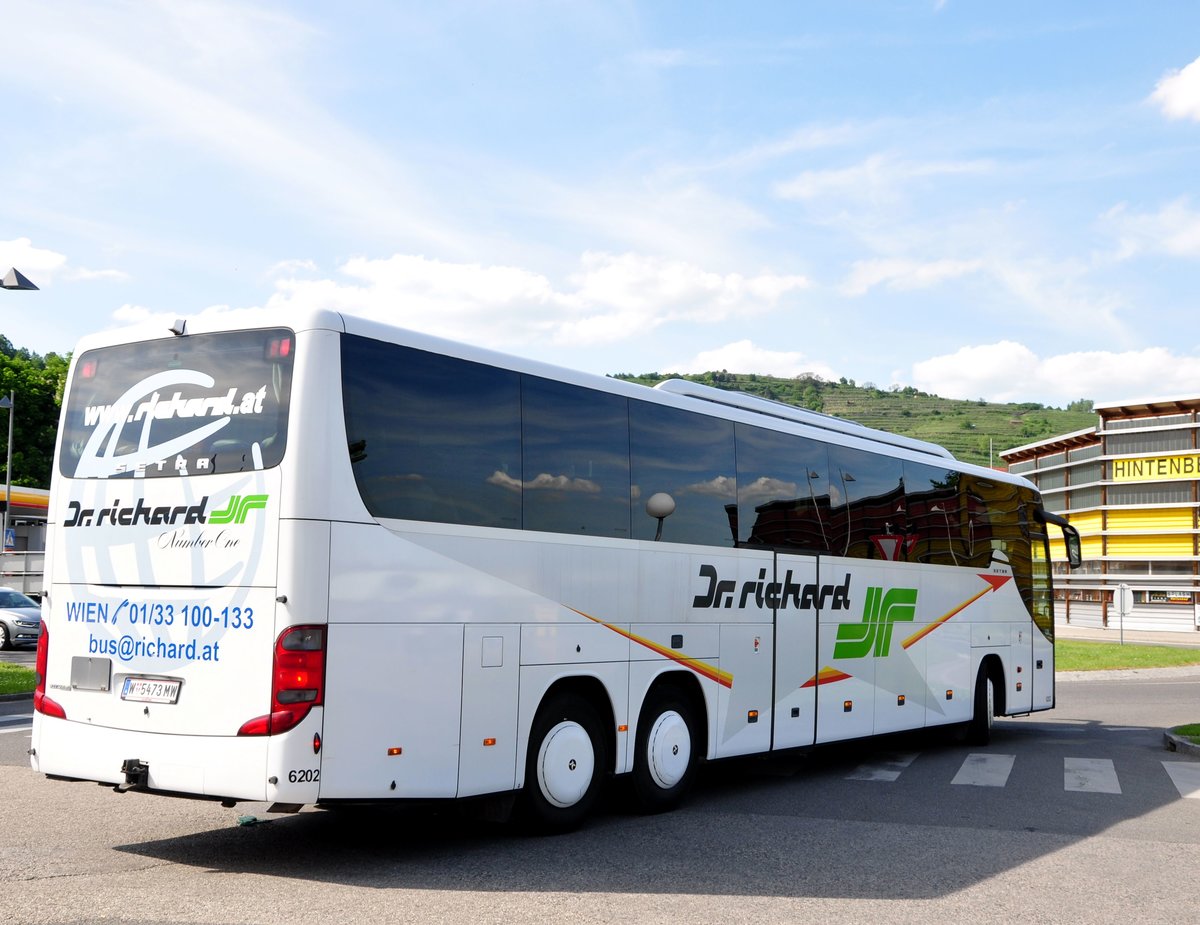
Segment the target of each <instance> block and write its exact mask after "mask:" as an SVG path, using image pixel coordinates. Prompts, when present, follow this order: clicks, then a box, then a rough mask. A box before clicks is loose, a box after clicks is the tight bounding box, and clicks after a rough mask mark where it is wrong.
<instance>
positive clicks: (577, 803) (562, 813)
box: [524, 694, 608, 832]
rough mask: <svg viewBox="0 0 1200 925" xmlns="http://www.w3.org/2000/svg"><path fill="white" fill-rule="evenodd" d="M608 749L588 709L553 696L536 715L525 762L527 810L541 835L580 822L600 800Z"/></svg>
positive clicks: (584, 703)
mask: <svg viewBox="0 0 1200 925" xmlns="http://www.w3.org/2000/svg"><path fill="white" fill-rule="evenodd" d="M607 766H608V749H607V748H606V746H605V742H604V737H603V735H602V734H601V724H600V719H599V717H598V716H597V714H596V711H595V710H594V709H593V708H592V706H591V705H590V704H589V703H588V702H587V701H586V700H584V699H583V698H581V697H578V696H576V695H574V694H557V695H554V696H553V697H551V698H550V699H549V700H547V701H546V702H545V703H544V704H543V705H542V706H541V708H540V709H539V710H538V712H537V716H536V717H535V719H534V721H533V727H532V728H531V730H530V733H529V750H528V754H527V757H526V760H525V790H524V796H525V809H526V816H527V818H528V821H529V822H530V823H531V824H532V825H533V826H534V828H536V829H537V830H539V831H543V832H566V831H568V830H570V829H573V828H575V827H576V826H578V825H579V823H581V822H582V821H583V820H584V818H586V817H587V814H588V813H589V812H590V811H591V809H592V807H593V806H594V805H595V803H596V800H597V798H598V797H599V795H600V788H601V784H602V782H603V780H604V771H605V768H606V767H607Z"/></svg>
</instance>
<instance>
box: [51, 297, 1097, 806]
mask: <svg viewBox="0 0 1200 925" xmlns="http://www.w3.org/2000/svg"><path fill="white" fill-rule="evenodd" d="M238 317H239V318H241V317H243V316H238ZM217 324H220V322H217V321H213V320H210V319H207V318H204V319H194V320H192V321H187V322H185V321H178V322H176V323H175V324H174V325H172V326H171V328H170V330H145V329H140V330H139V329H134V330H133V332H132V333H131V332H130V331H128V330H127V331H123V332H122V331H118V332H109V333H104V334H98V335H95V336H92V337H89V338H86V339H85V340H84V341H83V342H82V343H81V344H80V345H79V348H78V350H77V351H76V353H75V355H74V359H73V362H72V365H71V372H70V377H69V380H68V386H67V391H66V397H65V400H64V404H63V414H62V423H61V427H60V431H59V445H58V452H57V463H56V470H55V475H54V482H53V486H52V490H51V509H50V521H49V522H50V525H51V526H50V541H49V543H48V548H47V558H48V561H47V574H46V584H45V588H46V594H45V600H44V602H43V615H44V626H45V631H44V632H43V634H42V636H41V641H40V644H39V648H38V655H37V674H38V680H37V689H36V692H35V699H34V706H35V711H36V713H35V718H34V726H33V741H32V749H31V761H32V765H33V767H34V769H35V770H38V771H40V772H42V773H44V774H47V775H50V776H52V777H55V778H65V779H73V780H91V781H100V782H108V783H112V784H113V785H115V786H116V789H118V790H128V789H138V790H145V791H153V792H160V793H167V794H175V795H185V796H193V797H200V798H209V799H217V800H222V801H225V802H226V803H229V804H232V803H233V802H236V801H264V802H268V803H271V804H273V805H272V807H271V808H272V810H276V811H288V810H295V809H297V808H299V807H300V806H303V805H305V804H318V805H332V804H336V803H338V802H342V801H347V802H349V801H354V802H359V801H387V800H403V799H416V798H419V799H439V798H444V799H463V798H469V797H484V796H495V795H506V794H507V795H514V794H519V795H520V796H521V797H522V803H523V804H524V806H525V809H526V811H527V812H528V814H529V815H530V816H531V818H532V819H533V820H534V821H535V822H536V823H539V824H540V825H541V826H542V827H544V828H549V829H555V828H566V827H569V826H572V825H575V824H577V823H578V822H579V821H580V820H581V819H582V818H583V817H584V816H585V815H586V814H587V812H588V810H589V809H590V808H591V807H592V805H593V804H594V802H595V800H596V797H597V794H598V792H599V790H600V788H601V786H602V785H603V782H604V781H605V779H607V778H609V777H611V776H613V775H626V774H627V775H630V776H631V779H632V787H631V788H629V790H628V791H627V792H629V793H631V794H632V795H633V797H634V798H635V799H636V800H637V801H638V802H639V803H640V804H641V806H642V807H643V808H645V809H648V810H658V809H664V808H668V807H670V806H672V805H673V804H674V803H676V802H677V801H678V800H679V799H680V797H681V796H682V794H683V793H684V792H685V790H686V789H687V787H688V785H689V783H690V781H691V780H692V778H693V775H694V770H695V767H696V764H697V762H698V761H700V760H706V759H708V760H711V759H719V758H724V757H728V756H734V755H746V754H752V753H765V752H770V751H773V750H778V749H790V748H800V747H805V746H812V745H815V744H819V743H824V742H830V741H834V740H840V739H849V738H854V737H861V736H870V735H876V734H880V733H889V732H895V731H898V730H905V729H917V728H922V727H930V726H949V725H952V724H960V725H964V726H966V727H967V728H969V729H971V730H972V731H973V732H974V734H975V735H976V736H977V737H986V735H987V733H988V731H989V729H990V728H991V723H992V717H993V716H994V715H1012V714H1020V713H1028V712H1030V711H1034V710H1046V709H1050V708H1051V707H1052V706H1053V705H1054V645H1053V632H1054V619H1053V613H1052V606H1053V604H1052V593H1051V586H1050V581H1051V579H1050V573H1051V569H1050V557H1051V554H1052V549H1053V554H1054V555H1055V556H1056V557H1058V558H1060V559H1067V560H1071V559H1076V560H1077V557H1078V536H1077V534H1074V533H1073V531H1072V530H1071V528H1070V527H1069V526H1067V525H1066V524H1065V522H1064V521H1062V519H1061V518H1058V517H1055V516H1054V515H1051V514H1048V513H1046V512H1045V511H1043V509H1042V507H1041V504H1040V501H1039V496H1038V494H1037V492H1036V490H1035V489H1034V488H1033V486H1032V485H1031V484H1029V483H1028V482H1026V481H1024V480H1023V479H1020V478H1015V477H1012V476H1009V475H1006V474H1003V473H1000V472H994V471H991V470H988V469H983V468H978V467H974V466H970V465H965V464H962V463H959V462H956V461H955V460H954V459H953V458H952V456H951V455H950V454H949V453H947V452H946V451H945V450H942V449H941V448H939V447H936V446H933V445H931V444H928V443H923V442H920V441H916V440H912V439H907V438H904V437H898V436H894V435H891V434H886V433H883V432H879V431H874V430H870V429H867V428H865V427H862V426H859V425H856V424H853V423H850V422H847V421H843V420H839V419H836V418H831V417H828V416H825V415H820V414H815V413H813V412H808V411H805V410H802V409H798V408H794V407H791V406H788V405H783V404H779V403H775V402H771V401H767V400H764V399H760V398H755V397H752V396H747V395H744V394H740V393H731V392H724V391H718V390H715V389H709V388H706V387H704V386H700V385H697V384H694V383H690V382H684V381H679V380H672V381H668V382H664V383H661V384H660V385H659V386H658V387H657V388H656V389H648V388H644V387H641V386H637V385H633V384H630V383H625V382H621V381H615V380H611V379H606V378H602V377H595V376H589V375H585V374H582V373H575V372H569V371H565V370H562V369H557V368H553V367H550V366H546V365H542V364H538V363H535V362H531V361H526V360H521V359H516V358H512V357H507V356H502V355H499V354H495V353H491V352H487V351H484V350H480V349H476V348H473V347H468V346H464V345H462V344H456V343H450V342H446V341H442V340H438V339H435V338H431V337H427V336H422V335H418V334H414V333H412V332H408V331H404V330H398V329H395V328H391V327H387V326H384V325H381V324H377V323H374V322H368V321H363V320H360V319H356V318H352V317H348V316H343V315H341V314H337V313H333V312H316V313H312V314H307V315H304V316H302V317H298V316H297V315H295V314H294V313H293V314H288V315H286V316H283V315H280V314H261V315H254V316H252V318H251V320H249V321H240V320H239V322H238V323H237V324H234V325H229V324H228V323H226V326H223V327H217V326H215V325H217ZM1048 522H1049V523H1052V524H1054V525H1056V526H1057V527H1058V528H1060V529H1061V530H1062V531H1063V532H1061V533H1059V532H1058V531H1052V530H1049V529H1048V528H1047V523H1048ZM1050 533H1055V539H1054V542H1053V544H1052V543H1051V540H1050V536H1049V534H1050Z"/></svg>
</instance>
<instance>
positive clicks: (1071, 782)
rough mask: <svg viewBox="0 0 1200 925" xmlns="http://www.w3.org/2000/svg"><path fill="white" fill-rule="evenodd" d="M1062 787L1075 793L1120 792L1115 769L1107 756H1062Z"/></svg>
mask: <svg viewBox="0 0 1200 925" xmlns="http://www.w3.org/2000/svg"><path fill="white" fill-rule="evenodd" d="M1063 789H1065V790H1069V791H1074V792H1076V793H1120V792H1121V785H1120V784H1119V783H1118V782H1117V769H1116V768H1115V767H1114V766H1113V763H1112V761H1111V760H1110V759H1108V758H1064V759H1063Z"/></svg>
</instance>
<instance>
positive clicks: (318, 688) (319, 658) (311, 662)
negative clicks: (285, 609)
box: [238, 626, 325, 736]
mask: <svg viewBox="0 0 1200 925" xmlns="http://www.w3.org/2000/svg"><path fill="white" fill-rule="evenodd" d="M324 695H325V627H323V626H293V627H291V628H290V629H286V630H284V631H283V632H282V633H280V635H279V638H278V639H277V640H276V641H275V661H274V665H273V668H272V673H271V712H270V713H268V714H266V715H265V716H256V717H255V718H254V719H252V720H247V721H246V722H245V723H243V724H242V728H241V729H239V730H238V735H240V736H269V735H278V734H279V733H281V732H287V731H288V730H289V729H292V728H294V727H295V726H298V725H299V724H300V722H301V721H302V720H303V719H304V717H306V716H308V714H309V711H310V710H312V708H313V707H319V706H320V705H321V704H322V703H323V702H324Z"/></svg>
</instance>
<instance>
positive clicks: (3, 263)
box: [0, 238, 67, 286]
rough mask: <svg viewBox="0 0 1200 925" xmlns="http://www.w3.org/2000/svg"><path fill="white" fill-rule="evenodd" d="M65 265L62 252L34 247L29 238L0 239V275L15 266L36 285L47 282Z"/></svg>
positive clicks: (65, 261) (65, 260) (65, 259)
mask: <svg viewBox="0 0 1200 925" xmlns="http://www.w3.org/2000/svg"><path fill="white" fill-rule="evenodd" d="M66 265H67V258H66V257H65V256H64V255H63V254H59V253H56V252H55V251H52V250H46V249H45V248H42V247H34V246H33V242H32V241H31V240H30V239H29V238H14V239H13V240H11V241H0V275H3V274H4V273H7V272H8V268H9V267H16V268H17V269H18V270H20V271H21V272H22V273H24V274H25V276H27V277H28V278H29V281H30V282H32V283H33V284H34V285H36V286H40V285H42V284H43V283H45V282H47V281H48V280H49V279H50V278H51V277H53V276H54V275H55V274H56V273H58V272H59V271H61V270H62V269H63V268H64V267H66Z"/></svg>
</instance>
